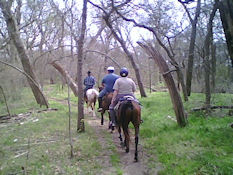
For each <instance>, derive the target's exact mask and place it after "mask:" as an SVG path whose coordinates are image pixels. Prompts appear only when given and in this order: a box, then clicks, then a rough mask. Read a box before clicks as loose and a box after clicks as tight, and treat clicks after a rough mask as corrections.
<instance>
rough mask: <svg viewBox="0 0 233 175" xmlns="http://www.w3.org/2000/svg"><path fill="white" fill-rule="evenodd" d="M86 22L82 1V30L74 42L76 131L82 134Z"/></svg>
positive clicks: (85, 12)
mask: <svg viewBox="0 0 233 175" xmlns="http://www.w3.org/2000/svg"><path fill="white" fill-rule="evenodd" d="M86 20H87V0H83V10H82V28H81V33H80V37H79V39H78V40H77V39H76V40H75V41H76V44H77V45H78V64H77V80H78V123H77V131H80V132H84V131H85V125H84V106H83V103H84V99H83V96H84V93H83V81H82V66H83V45H84V37H85V31H86Z"/></svg>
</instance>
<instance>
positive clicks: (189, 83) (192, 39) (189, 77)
mask: <svg viewBox="0 0 233 175" xmlns="http://www.w3.org/2000/svg"><path fill="white" fill-rule="evenodd" d="M185 9H186V8H185ZM200 10H201V0H198V1H197V7H196V12H195V17H194V19H192V18H191V16H190V14H189V11H187V9H186V12H187V13H188V16H189V20H190V22H191V24H192V32H191V37H190V44H189V54H188V67H187V71H186V89H187V95H188V96H190V94H191V86H192V78H193V61H194V48H195V41H196V33H197V21H198V17H199V15H200Z"/></svg>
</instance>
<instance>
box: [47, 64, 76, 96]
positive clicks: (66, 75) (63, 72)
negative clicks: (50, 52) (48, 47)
mask: <svg viewBox="0 0 233 175" xmlns="http://www.w3.org/2000/svg"><path fill="white" fill-rule="evenodd" d="M50 64H51V65H52V66H53V67H54V68H55V69H57V71H58V72H60V74H61V75H62V77H63V79H64V80H67V81H68V82H67V84H68V85H69V87H70V88H71V89H72V91H73V93H74V95H75V96H76V97H77V96H78V86H77V84H76V83H75V81H74V80H73V79H72V77H71V76H70V75H69V73H68V72H67V71H66V70H64V69H63V67H62V66H61V65H60V64H59V63H56V62H55V61H53V62H52V63H50Z"/></svg>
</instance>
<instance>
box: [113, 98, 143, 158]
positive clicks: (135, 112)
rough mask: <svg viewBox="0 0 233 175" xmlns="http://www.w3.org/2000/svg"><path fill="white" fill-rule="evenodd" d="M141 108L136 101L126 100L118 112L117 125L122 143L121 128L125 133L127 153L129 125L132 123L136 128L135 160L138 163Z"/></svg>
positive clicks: (127, 149)
mask: <svg viewBox="0 0 233 175" xmlns="http://www.w3.org/2000/svg"><path fill="white" fill-rule="evenodd" d="M141 121H142V120H141V107H140V105H139V104H138V102H136V101H134V100H125V101H123V102H121V104H120V106H119V109H118V111H117V125H118V132H119V135H120V136H119V138H120V141H121V144H123V142H122V137H121V127H122V129H123V132H124V136H125V140H124V146H125V147H126V150H125V151H126V152H127V153H128V152H129V141H130V136H129V129H128V125H129V123H130V122H132V124H133V126H134V128H135V154H134V160H135V161H136V162H137V161H138V135H139V125H140V124H141Z"/></svg>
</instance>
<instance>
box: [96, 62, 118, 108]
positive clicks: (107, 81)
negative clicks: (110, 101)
mask: <svg viewBox="0 0 233 175" xmlns="http://www.w3.org/2000/svg"><path fill="white" fill-rule="evenodd" d="M107 71H108V74H107V75H105V76H104V78H103V80H102V85H103V86H104V89H103V90H102V91H101V92H100V94H99V97H98V101H99V109H98V112H101V111H102V98H103V96H104V95H106V94H107V93H109V92H113V91H114V90H113V85H114V83H115V81H116V80H117V79H118V78H119V76H118V75H116V74H114V67H112V66H109V67H108V68H107Z"/></svg>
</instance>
